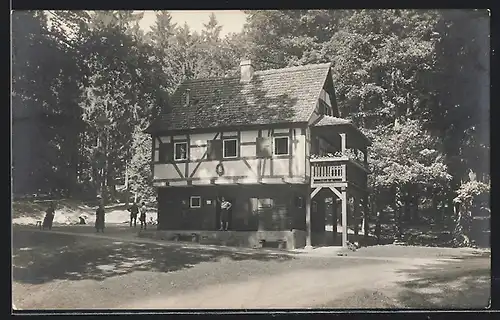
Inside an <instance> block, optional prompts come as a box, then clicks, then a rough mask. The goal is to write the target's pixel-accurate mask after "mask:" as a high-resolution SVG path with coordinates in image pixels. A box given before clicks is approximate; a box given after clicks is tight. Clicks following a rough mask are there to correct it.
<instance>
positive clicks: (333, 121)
mask: <svg viewBox="0 0 500 320" xmlns="http://www.w3.org/2000/svg"><path fill="white" fill-rule="evenodd" d="M351 123H352V121H351V120H347V119H342V118H337V117H333V116H326V115H322V116H321V117H320V118H319V119H318V121H317V122H315V123H314V124H313V126H314V127H324V126H335V125H341V124H351Z"/></svg>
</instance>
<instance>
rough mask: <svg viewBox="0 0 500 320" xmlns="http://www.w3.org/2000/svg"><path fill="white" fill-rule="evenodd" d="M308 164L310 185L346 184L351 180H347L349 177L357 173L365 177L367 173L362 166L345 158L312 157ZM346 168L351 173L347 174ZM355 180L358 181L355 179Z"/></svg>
mask: <svg viewBox="0 0 500 320" xmlns="http://www.w3.org/2000/svg"><path fill="white" fill-rule="evenodd" d="M310 163H311V184H312V185H317V184H325V183H332V182H346V181H347V180H350V179H351V178H349V176H350V175H353V174H354V175H356V174H359V173H362V175H366V174H367V173H368V169H367V168H366V166H365V165H364V164H362V163H360V162H358V161H355V160H353V159H350V158H349V157H347V156H340V157H339V156H324V157H317V156H313V157H311V159H310ZM348 168H350V169H349V171H351V172H347V169H348ZM356 177H357V176H356ZM352 178H355V177H352ZM356 180H358V179H357V178H356ZM363 180H364V179H363ZM351 182H355V181H351ZM356 182H357V181H356ZM358 183H359V182H358Z"/></svg>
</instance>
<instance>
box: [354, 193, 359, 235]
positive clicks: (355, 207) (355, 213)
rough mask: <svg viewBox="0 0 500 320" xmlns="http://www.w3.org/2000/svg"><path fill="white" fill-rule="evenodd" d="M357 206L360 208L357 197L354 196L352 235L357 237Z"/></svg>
mask: <svg viewBox="0 0 500 320" xmlns="http://www.w3.org/2000/svg"><path fill="white" fill-rule="evenodd" d="M359 206H360V201H359V197H358V196H355V197H354V234H355V235H356V236H357V235H359V216H360V215H359Z"/></svg>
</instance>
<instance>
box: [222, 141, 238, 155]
mask: <svg viewBox="0 0 500 320" xmlns="http://www.w3.org/2000/svg"><path fill="white" fill-rule="evenodd" d="M223 149H224V155H223V157H224V158H236V157H237V156H238V139H225V140H223Z"/></svg>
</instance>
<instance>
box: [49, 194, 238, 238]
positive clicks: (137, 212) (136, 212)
mask: <svg viewBox="0 0 500 320" xmlns="http://www.w3.org/2000/svg"><path fill="white" fill-rule="evenodd" d="M221 200H222V201H221V204H220V208H221V211H220V230H223V231H227V230H228V224H229V221H228V220H229V219H228V216H229V210H230V209H231V206H232V204H231V202H229V201H227V200H226V199H224V198H222V199H221ZM127 210H128V211H129V212H130V227H132V225H133V226H134V228H135V227H137V216H139V221H140V223H141V229H143V228H144V230H146V226H147V222H146V212H147V208H146V203H144V202H142V203H141V207H139V205H138V204H137V203H135V202H134V203H133V204H132V205H131V206H130V208H128V209H127ZM54 213H55V205H54V204H53V203H51V204H50V205H49V208H48V209H47V210H46V212H45V218H44V219H43V225H42V226H43V229H49V230H51V229H52V222H53V221H54ZM105 215H106V212H105V210H104V205H103V204H102V203H101V204H99V207H98V208H97V210H96V212H95V228H96V231H97V232H99V231H100V232H104V225H105Z"/></svg>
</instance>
